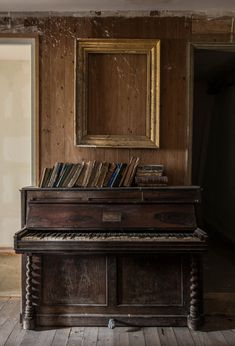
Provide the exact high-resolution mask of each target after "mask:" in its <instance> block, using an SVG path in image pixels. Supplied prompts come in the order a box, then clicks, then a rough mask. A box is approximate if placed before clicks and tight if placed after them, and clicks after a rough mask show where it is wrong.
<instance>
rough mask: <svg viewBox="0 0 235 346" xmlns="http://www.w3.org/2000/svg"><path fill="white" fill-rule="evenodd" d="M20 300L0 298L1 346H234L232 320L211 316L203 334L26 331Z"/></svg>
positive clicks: (103, 329)
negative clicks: (20, 320)
mask: <svg viewBox="0 0 235 346" xmlns="http://www.w3.org/2000/svg"><path fill="white" fill-rule="evenodd" d="M19 311H20V300H19V299H15V298H14V299H13V298H10V299H7V298H4V299H2V298H0V346H19V345H20V346H184V345H185V346H235V329H234V327H235V320H234V318H231V317H230V318H228V317H223V316H211V318H210V319H209V318H208V317H207V321H206V323H205V326H204V327H203V331H196V332H195V331H190V330H189V329H188V328H186V327H174V328H171V327H145V328H136V327H117V328H115V329H108V328H107V327H99V328H98V327H73V328H60V329H49V330H41V331H34V330H31V331H25V330H23V329H22V327H21V324H20V322H19Z"/></svg>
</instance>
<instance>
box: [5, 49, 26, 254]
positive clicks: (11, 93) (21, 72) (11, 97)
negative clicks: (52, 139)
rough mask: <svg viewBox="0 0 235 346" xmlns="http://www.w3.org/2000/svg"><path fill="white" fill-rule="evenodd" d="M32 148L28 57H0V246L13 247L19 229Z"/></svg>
mask: <svg viewBox="0 0 235 346" xmlns="http://www.w3.org/2000/svg"><path fill="white" fill-rule="evenodd" d="M25 49H30V47H28V46H26V47H25ZM0 50H1V45H0ZM0 56H1V53H0ZM15 59H17V56H15ZM31 150H32V148H31V63H30V60H1V59H0V247H5V246H6V247H13V235H14V233H15V232H16V231H18V230H19V229H20V193H19V189H20V188H21V187H22V186H29V185H31Z"/></svg>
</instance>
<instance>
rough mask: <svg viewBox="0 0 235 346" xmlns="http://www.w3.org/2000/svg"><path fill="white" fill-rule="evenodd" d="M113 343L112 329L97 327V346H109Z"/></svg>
mask: <svg viewBox="0 0 235 346" xmlns="http://www.w3.org/2000/svg"><path fill="white" fill-rule="evenodd" d="M112 343H113V329H109V328H107V327H99V329H98V338H97V346H110V345H112Z"/></svg>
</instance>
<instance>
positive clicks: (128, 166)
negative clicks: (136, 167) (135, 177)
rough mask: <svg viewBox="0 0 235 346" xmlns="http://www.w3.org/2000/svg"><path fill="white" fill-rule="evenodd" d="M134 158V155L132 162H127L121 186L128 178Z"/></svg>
mask: <svg viewBox="0 0 235 346" xmlns="http://www.w3.org/2000/svg"><path fill="white" fill-rule="evenodd" d="M133 159H134V157H133V156H132V157H131V159H130V162H129V163H128V164H127V166H126V169H125V170H124V172H123V175H122V179H121V181H120V183H119V186H123V183H124V181H125V179H126V176H127V174H128V175H129V170H130V165H131V163H132V161H133Z"/></svg>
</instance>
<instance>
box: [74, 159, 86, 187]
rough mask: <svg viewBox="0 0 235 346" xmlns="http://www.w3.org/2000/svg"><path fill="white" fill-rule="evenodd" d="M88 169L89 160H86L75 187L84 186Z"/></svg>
mask: <svg viewBox="0 0 235 346" xmlns="http://www.w3.org/2000/svg"><path fill="white" fill-rule="evenodd" d="M87 169H88V162H84V166H83V169H82V171H81V174H80V175H79V177H78V179H77V181H76V183H75V185H74V187H82V186H84V179H85V176H86V175H87Z"/></svg>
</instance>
